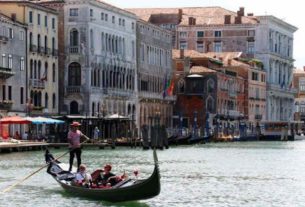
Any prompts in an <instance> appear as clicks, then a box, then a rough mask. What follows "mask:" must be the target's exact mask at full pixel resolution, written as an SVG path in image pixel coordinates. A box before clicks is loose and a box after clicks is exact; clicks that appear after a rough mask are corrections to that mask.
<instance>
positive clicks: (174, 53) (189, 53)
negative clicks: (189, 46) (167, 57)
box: [172, 50, 209, 58]
mask: <svg viewBox="0 0 305 207" xmlns="http://www.w3.org/2000/svg"><path fill="white" fill-rule="evenodd" d="M183 51H184V57H190V58H209V57H208V56H206V53H200V52H198V51H196V50H183ZM172 57H173V58H180V50H172Z"/></svg>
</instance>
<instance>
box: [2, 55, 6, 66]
mask: <svg viewBox="0 0 305 207" xmlns="http://www.w3.org/2000/svg"><path fill="white" fill-rule="evenodd" d="M2 67H4V68H5V67H6V61H5V54H2Z"/></svg>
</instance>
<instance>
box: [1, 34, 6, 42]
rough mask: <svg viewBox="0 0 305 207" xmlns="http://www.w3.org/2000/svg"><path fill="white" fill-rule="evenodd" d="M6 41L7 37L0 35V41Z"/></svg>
mask: <svg viewBox="0 0 305 207" xmlns="http://www.w3.org/2000/svg"><path fill="white" fill-rule="evenodd" d="M7 41H8V37H6V36H3V35H0V42H5V43H6V42H7Z"/></svg>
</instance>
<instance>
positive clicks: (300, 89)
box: [292, 67, 305, 121]
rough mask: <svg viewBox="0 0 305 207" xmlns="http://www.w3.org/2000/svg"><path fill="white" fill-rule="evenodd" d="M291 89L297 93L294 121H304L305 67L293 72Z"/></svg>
mask: <svg viewBox="0 0 305 207" xmlns="http://www.w3.org/2000/svg"><path fill="white" fill-rule="evenodd" d="M292 87H293V88H295V89H296V91H297V93H296V96H295V103H294V106H295V107H294V120H296V121H305V67H304V68H303V69H295V70H294V71H293V85H292Z"/></svg>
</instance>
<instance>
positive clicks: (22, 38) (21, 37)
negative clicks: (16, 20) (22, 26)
mask: <svg viewBox="0 0 305 207" xmlns="http://www.w3.org/2000/svg"><path fill="white" fill-rule="evenodd" d="M19 39H20V40H21V41H23V40H24V31H20V33H19Z"/></svg>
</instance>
